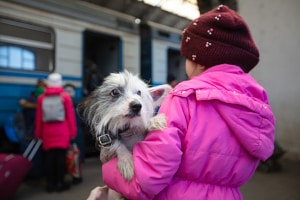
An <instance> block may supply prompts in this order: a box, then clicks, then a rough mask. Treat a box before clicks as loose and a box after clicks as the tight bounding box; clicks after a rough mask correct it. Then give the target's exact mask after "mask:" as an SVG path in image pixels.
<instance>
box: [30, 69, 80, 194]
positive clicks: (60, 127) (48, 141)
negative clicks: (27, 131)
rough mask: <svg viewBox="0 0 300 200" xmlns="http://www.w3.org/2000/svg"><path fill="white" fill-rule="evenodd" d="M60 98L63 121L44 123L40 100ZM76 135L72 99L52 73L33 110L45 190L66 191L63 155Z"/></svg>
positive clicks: (60, 79)
mask: <svg viewBox="0 0 300 200" xmlns="http://www.w3.org/2000/svg"><path fill="white" fill-rule="evenodd" d="M57 95H59V97H60V98H61V99H62V102H63V108H64V119H63V120H62V121H45V119H44V118H43V114H44V113H43V101H45V98H46V97H49V96H50V97H51V96H57ZM76 134H77V127H76V118H75V111H74V107H73V103H72V99H71V97H70V96H69V94H67V93H66V92H64V89H63V87H62V77H61V75H60V74H58V73H52V74H50V75H49V76H48V79H47V88H46V90H45V93H44V94H43V95H41V96H39V98H38V101H37V110H36V126H35V138H37V139H42V142H43V143H42V147H43V150H44V151H45V170H46V181H47V185H46V190H47V192H54V191H59V192H60V191H63V190H66V189H68V188H69V186H68V184H66V182H65V181H64V175H65V170H66V166H65V161H66V152H67V150H68V149H69V147H70V141H71V139H73V138H75V137H76Z"/></svg>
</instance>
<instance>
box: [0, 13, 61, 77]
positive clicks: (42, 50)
mask: <svg viewBox="0 0 300 200" xmlns="http://www.w3.org/2000/svg"><path fill="white" fill-rule="evenodd" d="M54 63H55V62H54V31H53V30H52V29H51V28H48V27H43V26H38V25H33V24H29V23H24V22H20V21H15V20H11V19H6V18H1V17H0V68H2V69H13V70H27V71H43V72H51V71H53V70H54Z"/></svg>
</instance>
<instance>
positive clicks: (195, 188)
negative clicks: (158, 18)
mask: <svg viewBox="0 0 300 200" xmlns="http://www.w3.org/2000/svg"><path fill="white" fill-rule="evenodd" d="M181 54H182V55H183V56H184V57H185V58H186V73H187V75H188V77H189V80H187V81H183V82H181V83H179V84H178V85H177V86H176V87H175V88H174V90H173V91H171V92H170V93H169V95H168V96H167V97H166V99H165V100H164V102H163V104H162V106H161V107H160V110H159V113H161V114H165V115H166V117H167V127H166V128H165V129H164V130H162V131H152V132H150V133H148V135H147V137H146V138H145V140H144V141H142V142H139V143H138V144H137V145H136V146H135V148H134V149H133V160H134V169H135V171H134V172H135V175H134V177H133V179H132V180H131V181H126V180H125V179H124V178H123V177H122V176H121V174H120V172H119V171H118V168H117V158H115V159H113V160H111V161H109V162H107V163H105V164H104V165H103V166H102V175H103V181H104V183H105V184H107V186H108V187H110V188H112V189H114V190H116V191H117V192H119V193H121V194H122V195H124V196H125V197H126V198H127V199H139V200H141V199H163V200H168V199H170V200H176V199H180V200H182V199H187V200H190V199H199V200H200V199H201V200H220V199H221V200H224V199H230V200H232V199H236V200H240V199H243V197H242V194H241V192H240V191H239V187H241V186H242V185H244V184H245V183H246V182H247V181H248V180H249V179H250V178H251V177H252V175H253V174H254V172H255V170H256V167H257V166H258V163H259V161H260V160H266V159H267V158H268V157H269V156H271V154H272V152H273V148H274V129H275V118H274V115H273V113H272V110H271V107H270V105H269V101H268V97H267V93H266V91H265V90H264V88H263V87H262V86H261V85H259V84H258V83H257V82H256V81H255V80H254V79H253V78H252V77H251V75H250V74H248V72H249V71H250V70H251V69H253V68H254V67H255V66H256V64H257V63H258V61H259V52H258V49H257V47H256V45H255V43H254V41H253V39H252V37H251V34H250V31H249V29H248V26H247V25H246V23H245V21H244V20H243V19H242V17H241V16H239V15H238V14H237V13H236V12H235V11H233V10H231V9H229V8H228V7H227V6H223V5H221V6H219V7H218V8H216V9H213V10H212V11H210V12H207V13H205V14H203V15H201V16H200V17H199V18H197V19H195V20H194V21H193V22H192V23H191V24H190V25H189V26H188V27H187V28H186V29H185V31H184V32H183V36H182V43H181ZM99 192H101V189H99V188H96V189H95V190H93V191H92V193H91V195H90V197H89V200H90V199H97V197H99V196H101V194H100V195H99Z"/></svg>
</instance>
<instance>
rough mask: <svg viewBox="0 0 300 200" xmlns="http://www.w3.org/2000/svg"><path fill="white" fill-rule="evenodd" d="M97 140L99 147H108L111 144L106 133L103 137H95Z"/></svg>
mask: <svg viewBox="0 0 300 200" xmlns="http://www.w3.org/2000/svg"><path fill="white" fill-rule="evenodd" d="M97 140H98V142H99V146H100V147H106V146H108V145H111V143H112V139H111V137H110V135H109V134H107V133H106V134H103V135H99V136H98V137H97Z"/></svg>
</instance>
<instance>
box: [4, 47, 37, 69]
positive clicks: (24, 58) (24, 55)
mask: <svg viewBox="0 0 300 200" xmlns="http://www.w3.org/2000/svg"><path fill="white" fill-rule="evenodd" d="M34 61H35V55H34V54H33V52H31V51H28V50H26V49H22V48H19V47H14V46H0V66H2V67H7V68H13V69H25V70H34V69H35V62H34Z"/></svg>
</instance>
